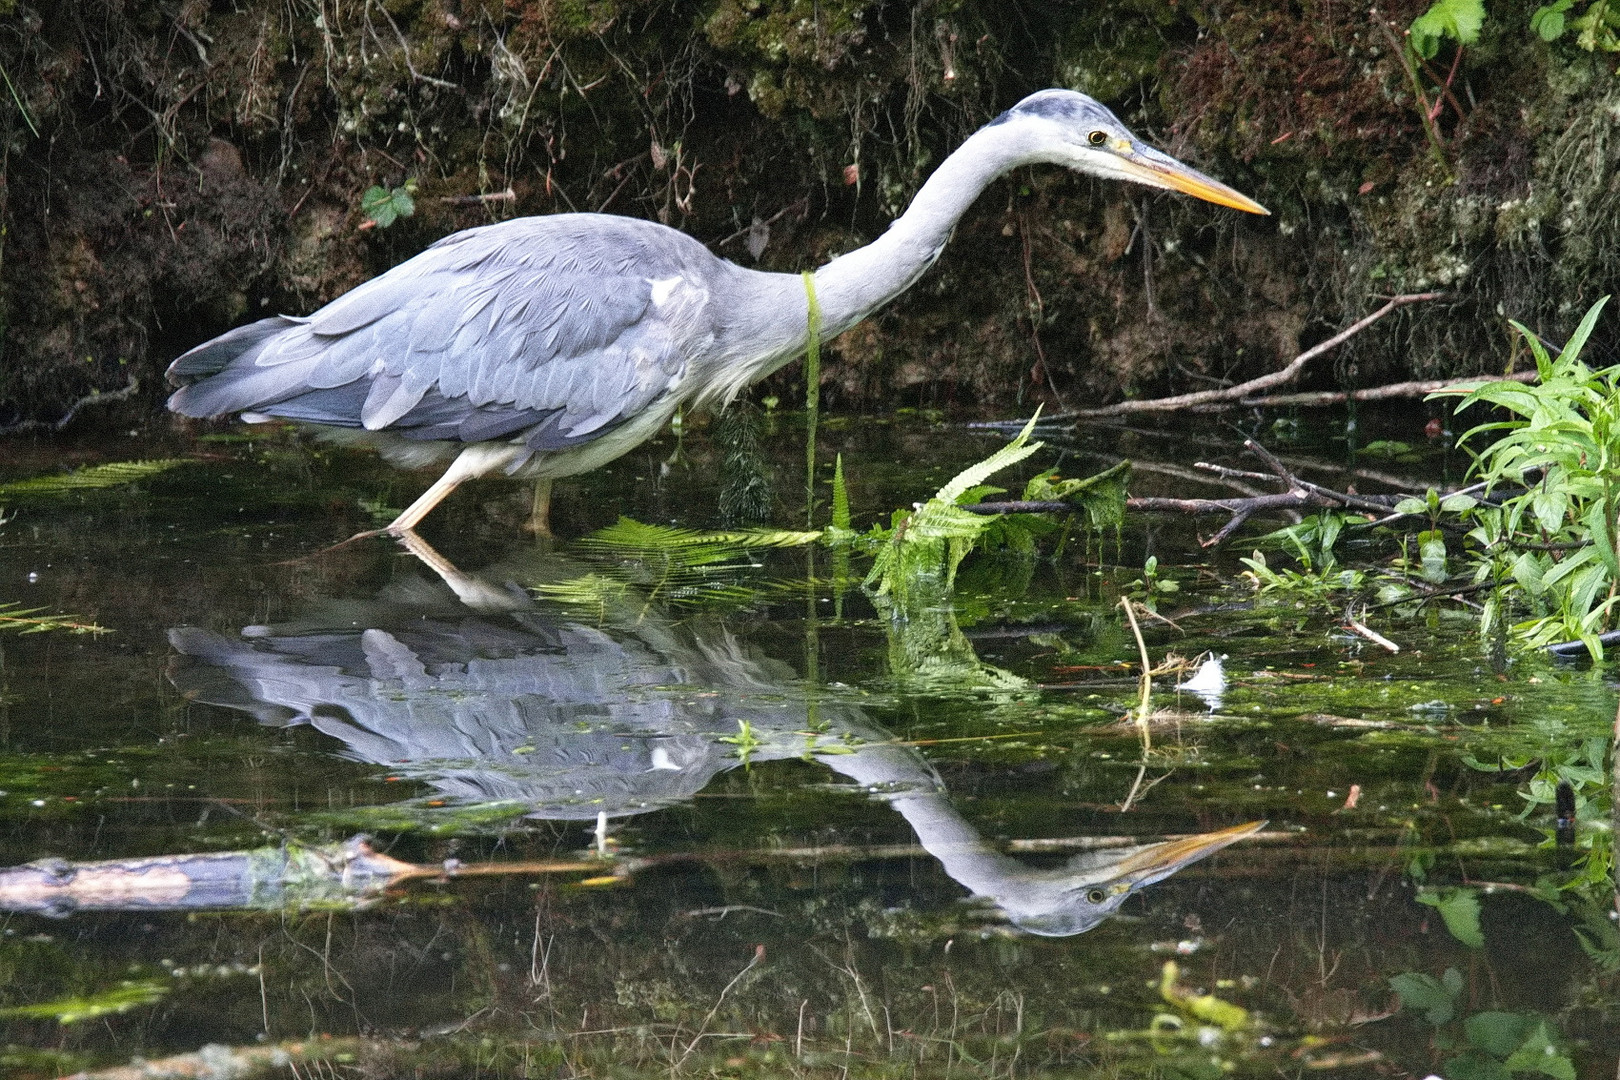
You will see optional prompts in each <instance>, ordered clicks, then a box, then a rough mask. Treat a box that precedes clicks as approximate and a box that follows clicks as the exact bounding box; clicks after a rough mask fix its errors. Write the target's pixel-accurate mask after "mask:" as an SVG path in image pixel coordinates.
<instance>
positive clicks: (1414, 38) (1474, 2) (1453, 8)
mask: <svg viewBox="0 0 1620 1080" xmlns="http://www.w3.org/2000/svg"><path fill="white" fill-rule="evenodd" d="M1484 23H1485V3H1484V0H1435V2H1434V4H1433V5H1432V6H1430V8H1429V10H1428V11H1425V12H1424V13H1423V14H1422V15H1419V16H1418V17H1417V18H1416V19H1413V20H1412V27H1411V36H1410V37H1409V38H1408V39H1407V40H1409V41H1410V42H1411V43H1412V51H1413V52H1415V53H1417V54H1418V55H1419V56H1421V57H1423V59H1425V60H1432V59H1433V58H1434V55H1435V53H1437V52H1439V51H1440V41H1441V39H1442V38H1450V39H1451V40H1453V41H1455V42H1456V43H1457V44H1458V45H1472V44H1474V43H1475V42H1477V41H1478V40H1479V28H1480V27H1481V26H1483V25H1484Z"/></svg>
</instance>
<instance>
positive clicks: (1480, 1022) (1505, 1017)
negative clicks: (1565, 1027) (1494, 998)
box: [1463, 1012, 1536, 1058]
mask: <svg viewBox="0 0 1620 1080" xmlns="http://www.w3.org/2000/svg"><path fill="white" fill-rule="evenodd" d="M1535 1025H1536V1018H1535V1017H1533V1016H1524V1015H1522V1014H1520V1013H1510V1012H1482V1013H1475V1014H1474V1015H1473V1016H1470V1017H1469V1018H1468V1019H1467V1020H1464V1021H1463V1033H1464V1034H1465V1035H1466V1036H1467V1038H1468V1045H1470V1046H1472V1047H1473V1048H1474V1049H1476V1050H1483V1051H1484V1052H1485V1053H1487V1054H1490V1055H1491V1056H1492V1057H1499V1058H1505V1057H1507V1056H1508V1055H1509V1054H1511V1053H1513V1051H1515V1050H1517V1049H1518V1048H1519V1047H1520V1046H1523V1045H1524V1040H1525V1039H1526V1038H1528V1037H1529V1035H1530V1031H1531V1029H1532V1028H1533V1027H1535Z"/></svg>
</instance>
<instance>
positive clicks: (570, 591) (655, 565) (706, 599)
mask: <svg viewBox="0 0 1620 1080" xmlns="http://www.w3.org/2000/svg"><path fill="white" fill-rule="evenodd" d="M821 538H822V533H820V532H795V531H792V530H785V529H731V530H726V531H720V532H708V531H704V530H701V529H680V528H675V527H672V526H668V525H648V524H645V523H643V522H640V521H635V520H633V519H631V518H625V517H621V518H620V519H619V520H618V521H617V522H616V523H614V524H612V525H609V526H608V527H607V528H605V529H599V530H597V531H596V532H594V533H592V534H591V535H589V536H587V537H585V538H584V539H582V540H580V541H578V544H577V546H578V548H579V549H580V551H582V552H583V553H585V554H586V555H589V556H593V557H595V558H596V559H598V560H600V561H601V563H602V568H601V569H600V570H599V571H593V572H592V573H590V574H585V575H582V576H581V577H577V578H571V579H569V580H567V581H560V582H547V583H544V584H540V585H536V586H535V591H536V592H537V593H539V594H540V595H541V596H544V597H546V598H548V599H551V600H556V601H559V602H562V603H567V604H572V605H575V606H579V607H585V608H590V609H594V610H596V611H597V613H598V614H599V616H601V617H604V618H605V616H606V612H607V610H608V608H610V607H614V606H617V605H618V604H621V603H623V602H625V601H626V600H627V599H628V598H629V596H630V594H631V590H632V588H633V589H634V590H636V592H637V593H638V594H639V595H640V597H641V600H642V605H643V607H642V610H643V611H645V610H646V608H647V607H649V606H651V605H653V604H655V603H686V604H713V603H748V602H751V601H753V600H754V599H756V598H758V597H759V596H760V595H762V594H763V593H766V592H769V591H771V590H772V586H771V585H770V584H769V583H766V584H760V583H759V582H757V581H750V582H748V583H746V584H745V583H743V582H742V581H741V580H739V573H740V572H742V571H750V572H751V571H753V570H754V569H756V564H755V563H754V561H753V559H752V557H751V556H750V552H753V551H757V550H760V549H764V548H783V547H800V546H803V545H805V544H812V543H815V542H816V541H818V540H820V539H821Z"/></svg>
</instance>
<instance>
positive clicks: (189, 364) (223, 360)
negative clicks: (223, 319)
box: [166, 315, 306, 386]
mask: <svg viewBox="0 0 1620 1080" xmlns="http://www.w3.org/2000/svg"><path fill="white" fill-rule="evenodd" d="M305 321H306V320H304V319H294V318H292V317H290V316H287V315H272V316H271V317H270V318H268V319H260V320H259V321H258V322H255V323H248V324H247V325H246V326H239V327H237V328H236V329H235V330H232V331H230V332H229V333H226V334H221V335H220V336H219V337H217V338H214V339H213V340H211V341H205V342H203V343H202V344H201V345H199V346H197V347H196V348H195V349H192V350H191V351H190V352H188V353H185V354H184V355H182V356H181V357H180V358H179V359H178V360H176V361H175V362H174V363H172V364H170V365H169V370H168V372H167V373H166V374H167V377H168V380H169V385H170V386H185V385H186V384H188V383H193V382H196V381H197V380H198V379H204V378H207V377H208V376H210V375H216V374H218V373H219V372H221V371H224V370H225V368H226V365H228V364H229V363H230V362H231V361H232V360H235V359H236V358H237V357H239V356H241V355H243V354H244V353H247V352H251V351H252V350H254V349H256V348H258V347H259V346H260V345H263V344H264V343H265V342H266V341H267V340H269V339H270V338H273V337H275V336H276V335H277V334H280V333H281V332H282V331H284V330H290V329H292V328H293V327H295V326H298V325H301V324H302V323H303V322H305Z"/></svg>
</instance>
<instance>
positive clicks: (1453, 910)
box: [1417, 889, 1485, 949]
mask: <svg viewBox="0 0 1620 1080" xmlns="http://www.w3.org/2000/svg"><path fill="white" fill-rule="evenodd" d="M1417 902H1418V903H1420V904H1427V905H1429V906H1430V907H1432V908H1434V909H1435V910H1437V911H1439V912H1440V918H1441V919H1443V920H1444V921H1445V924H1446V929H1447V930H1449V931H1451V936H1452V937H1454V938H1456V939H1457V940H1458V941H1460V942H1462V943H1463V944H1464V945H1467V946H1468V947H1469V948H1470V949H1483V948H1484V947H1485V935H1484V934H1483V933H1481V932H1480V929H1479V895H1478V894H1477V893H1476V892H1474V890H1472V889H1439V890H1435V889H1424V890H1422V891H1421V892H1419V893H1418V894H1417Z"/></svg>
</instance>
